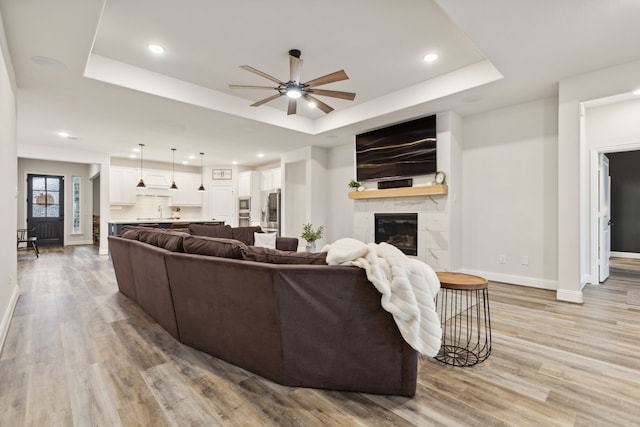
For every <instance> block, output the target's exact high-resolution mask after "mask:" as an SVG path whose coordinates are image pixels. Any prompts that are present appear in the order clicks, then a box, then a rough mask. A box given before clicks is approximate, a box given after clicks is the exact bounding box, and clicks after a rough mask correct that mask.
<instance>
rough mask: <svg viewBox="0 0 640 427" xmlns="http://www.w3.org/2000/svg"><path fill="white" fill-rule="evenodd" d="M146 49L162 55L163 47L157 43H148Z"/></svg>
mask: <svg viewBox="0 0 640 427" xmlns="http://www.w3.org/2000/svg"><path fill="white" fill-rule="evenodd" d="M147 49H149V50H150V51H151V52H153V53H155V54H156V55H162V54H163V53H164V48H163V47H162V46H160V45H159V44H153V43H151V44H150V45H148V46H147Z"/></svg>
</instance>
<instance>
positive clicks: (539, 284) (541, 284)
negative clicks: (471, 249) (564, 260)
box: [458, 268, 558, 291]
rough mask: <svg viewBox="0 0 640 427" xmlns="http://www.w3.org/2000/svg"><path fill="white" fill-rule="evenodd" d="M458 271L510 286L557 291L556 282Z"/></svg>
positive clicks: (486, 272) (509, 275) (475, 271)
mask: <svg viewBox="0 0 640 427" xmlns="http://www.w3.org/2000/svg"><path fill="white" fill-rule="evenodd" d="M458 271H459V272H460V273H467V274H474V275H476V276H480V277H484V278H485V279H487V280H491V281H492V282H501V283H509V284H511V285H519V286H528V287H530V288H539V289H549V290H551V291H555V290H556V289H558V281H557V280H545V279H539V278H535V277H526V276H516V275H512V274H501V273H493V272H490V271H480V270H471V269H468V268H463V269H460V270H458Z"/></svg>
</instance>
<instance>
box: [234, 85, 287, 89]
mask: <svg viewBox="0 0 640 427" xmlns="http://www.w3.org/2000/svg"><path fill="white" fill-rule="evenodd" d="M229 89H271V90H277V89H276V88H275V87H272V86H247V85H229Z"/></svg>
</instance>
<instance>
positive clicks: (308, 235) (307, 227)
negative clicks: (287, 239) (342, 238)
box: [300, 223, 324, 243]
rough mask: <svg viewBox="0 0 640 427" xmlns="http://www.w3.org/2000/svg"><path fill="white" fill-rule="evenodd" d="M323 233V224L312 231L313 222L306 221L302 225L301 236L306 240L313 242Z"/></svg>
mask: <svg viewBox="0 0 640 427" xmlns="http://www.w3.org/2000/svg"><path fill="white" fill-rule="evenodd" d="M323 234H324V226H323V225H321V226H320V227H318V229H317V230H315V231H314V229H313V224H311V223H307V224H303V225H302V234H301V235H300V237H302V238H303V239H304V240H306V241H307V242H309V243H310V242H315V241H316V240H318V239H320V238H322V236H323Z"/></svg>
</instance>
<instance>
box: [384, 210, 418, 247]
mask: <svg viewBox="0 0 640 427" xmlns="http://www.w3.org/2000/svg"><path fill="white" fill-rule="evenodd" d="M375 241H376V243H382V242H385V243H388V244H390V245H393V246H395V247H396V248H398V249H400V250H401V251H402V252H404V253H405V254H406V255H418V214H417V213H404V214H402V213H401V214H396V213H389V214H375Z"/></svg>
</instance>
